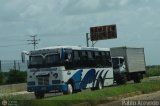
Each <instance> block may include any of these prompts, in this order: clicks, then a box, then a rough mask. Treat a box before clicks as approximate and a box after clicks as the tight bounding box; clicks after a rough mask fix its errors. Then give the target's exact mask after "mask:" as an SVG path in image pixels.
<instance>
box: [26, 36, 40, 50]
mask: <svg viewBox="0 0 160 106" xmlns="http://www.w3.org/2000/svg"><path fill="white" fill-rule="evenodd" d="M30 37H32V40H27V41H30V42H31V43H28V44H32V45H33V47H34V50H35V48H36V46H37V44H38V41H40V39H36V37H37V35H31V36H30Z"/></svg>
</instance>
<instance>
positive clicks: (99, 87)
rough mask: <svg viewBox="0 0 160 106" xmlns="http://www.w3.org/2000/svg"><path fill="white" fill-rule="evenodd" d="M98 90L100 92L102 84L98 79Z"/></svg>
mask: <svg viewBox="0 0 160 106" xmlns="http://www.w3.org/2000/svg"><path fill="white" fill-rule="evenodd" d="M97 88H98V90H101V89H103V83H102V79H99V80H98V87H97Z"/></svg>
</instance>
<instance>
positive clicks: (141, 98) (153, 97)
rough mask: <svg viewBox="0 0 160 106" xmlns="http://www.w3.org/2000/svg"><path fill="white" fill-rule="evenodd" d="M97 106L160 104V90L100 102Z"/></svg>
mask: <svg viewBox="0 0 160 106" xmlns="http://www.w3.org/2000/svg"><path fill="white" fill-rule="evenodd" d="M97 106H160V91H157V92H154V93H150V94H143V95H138V96H134V97H128V98H125V99H122V100H119V101H114V102H110V103H105V104H100V105H97Z"/></svg>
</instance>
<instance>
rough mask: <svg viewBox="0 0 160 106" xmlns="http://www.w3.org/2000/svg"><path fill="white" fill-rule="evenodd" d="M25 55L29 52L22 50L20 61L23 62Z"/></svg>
mask: <svg viewBox="0 0 160 106" xmlns="http://www.w3.org/2000/svg"><path fill="white" fill-rule="evenodd" d="M25 55H29V53H28V52H27V51H23V52H22V53H21V59H22V63H25Z"/></svg>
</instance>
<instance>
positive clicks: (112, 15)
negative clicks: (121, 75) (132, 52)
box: [0, 0, 160, 65]
mask: <svg viewBox="0 0 160 106" xmlns="http://www.w3.org/2000/svg"><path fill="white" fill-rule="evenodd" d="M159 5H160V0H0V60H13V59H14V60H20V59H21V52H22V51H24V50H26V51H30V50H33V45H29V44H28V43H30V42H29V41H27V40H31V39H32V38H31V37H30V36H31V35H37V38H36V39H40V41H39V42H38V43H39V44H38V45H37V48H43V47H48V46H56V45H74V46H75V45H77V46H78V45H81V46H86V36H85V35H86V33H89V32H90V27H93V26H101V25H111V24H116V26H117V39H110V40H101V41H98V42H97V43H96V44H95V47H106V48H110V47H119V46H128V47H143V48H144V49H145V58H146V64H147V65H158V64H160V47H159V46H158V45H160V6H159ZM90 43H91V42H90Z"/></svg>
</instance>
